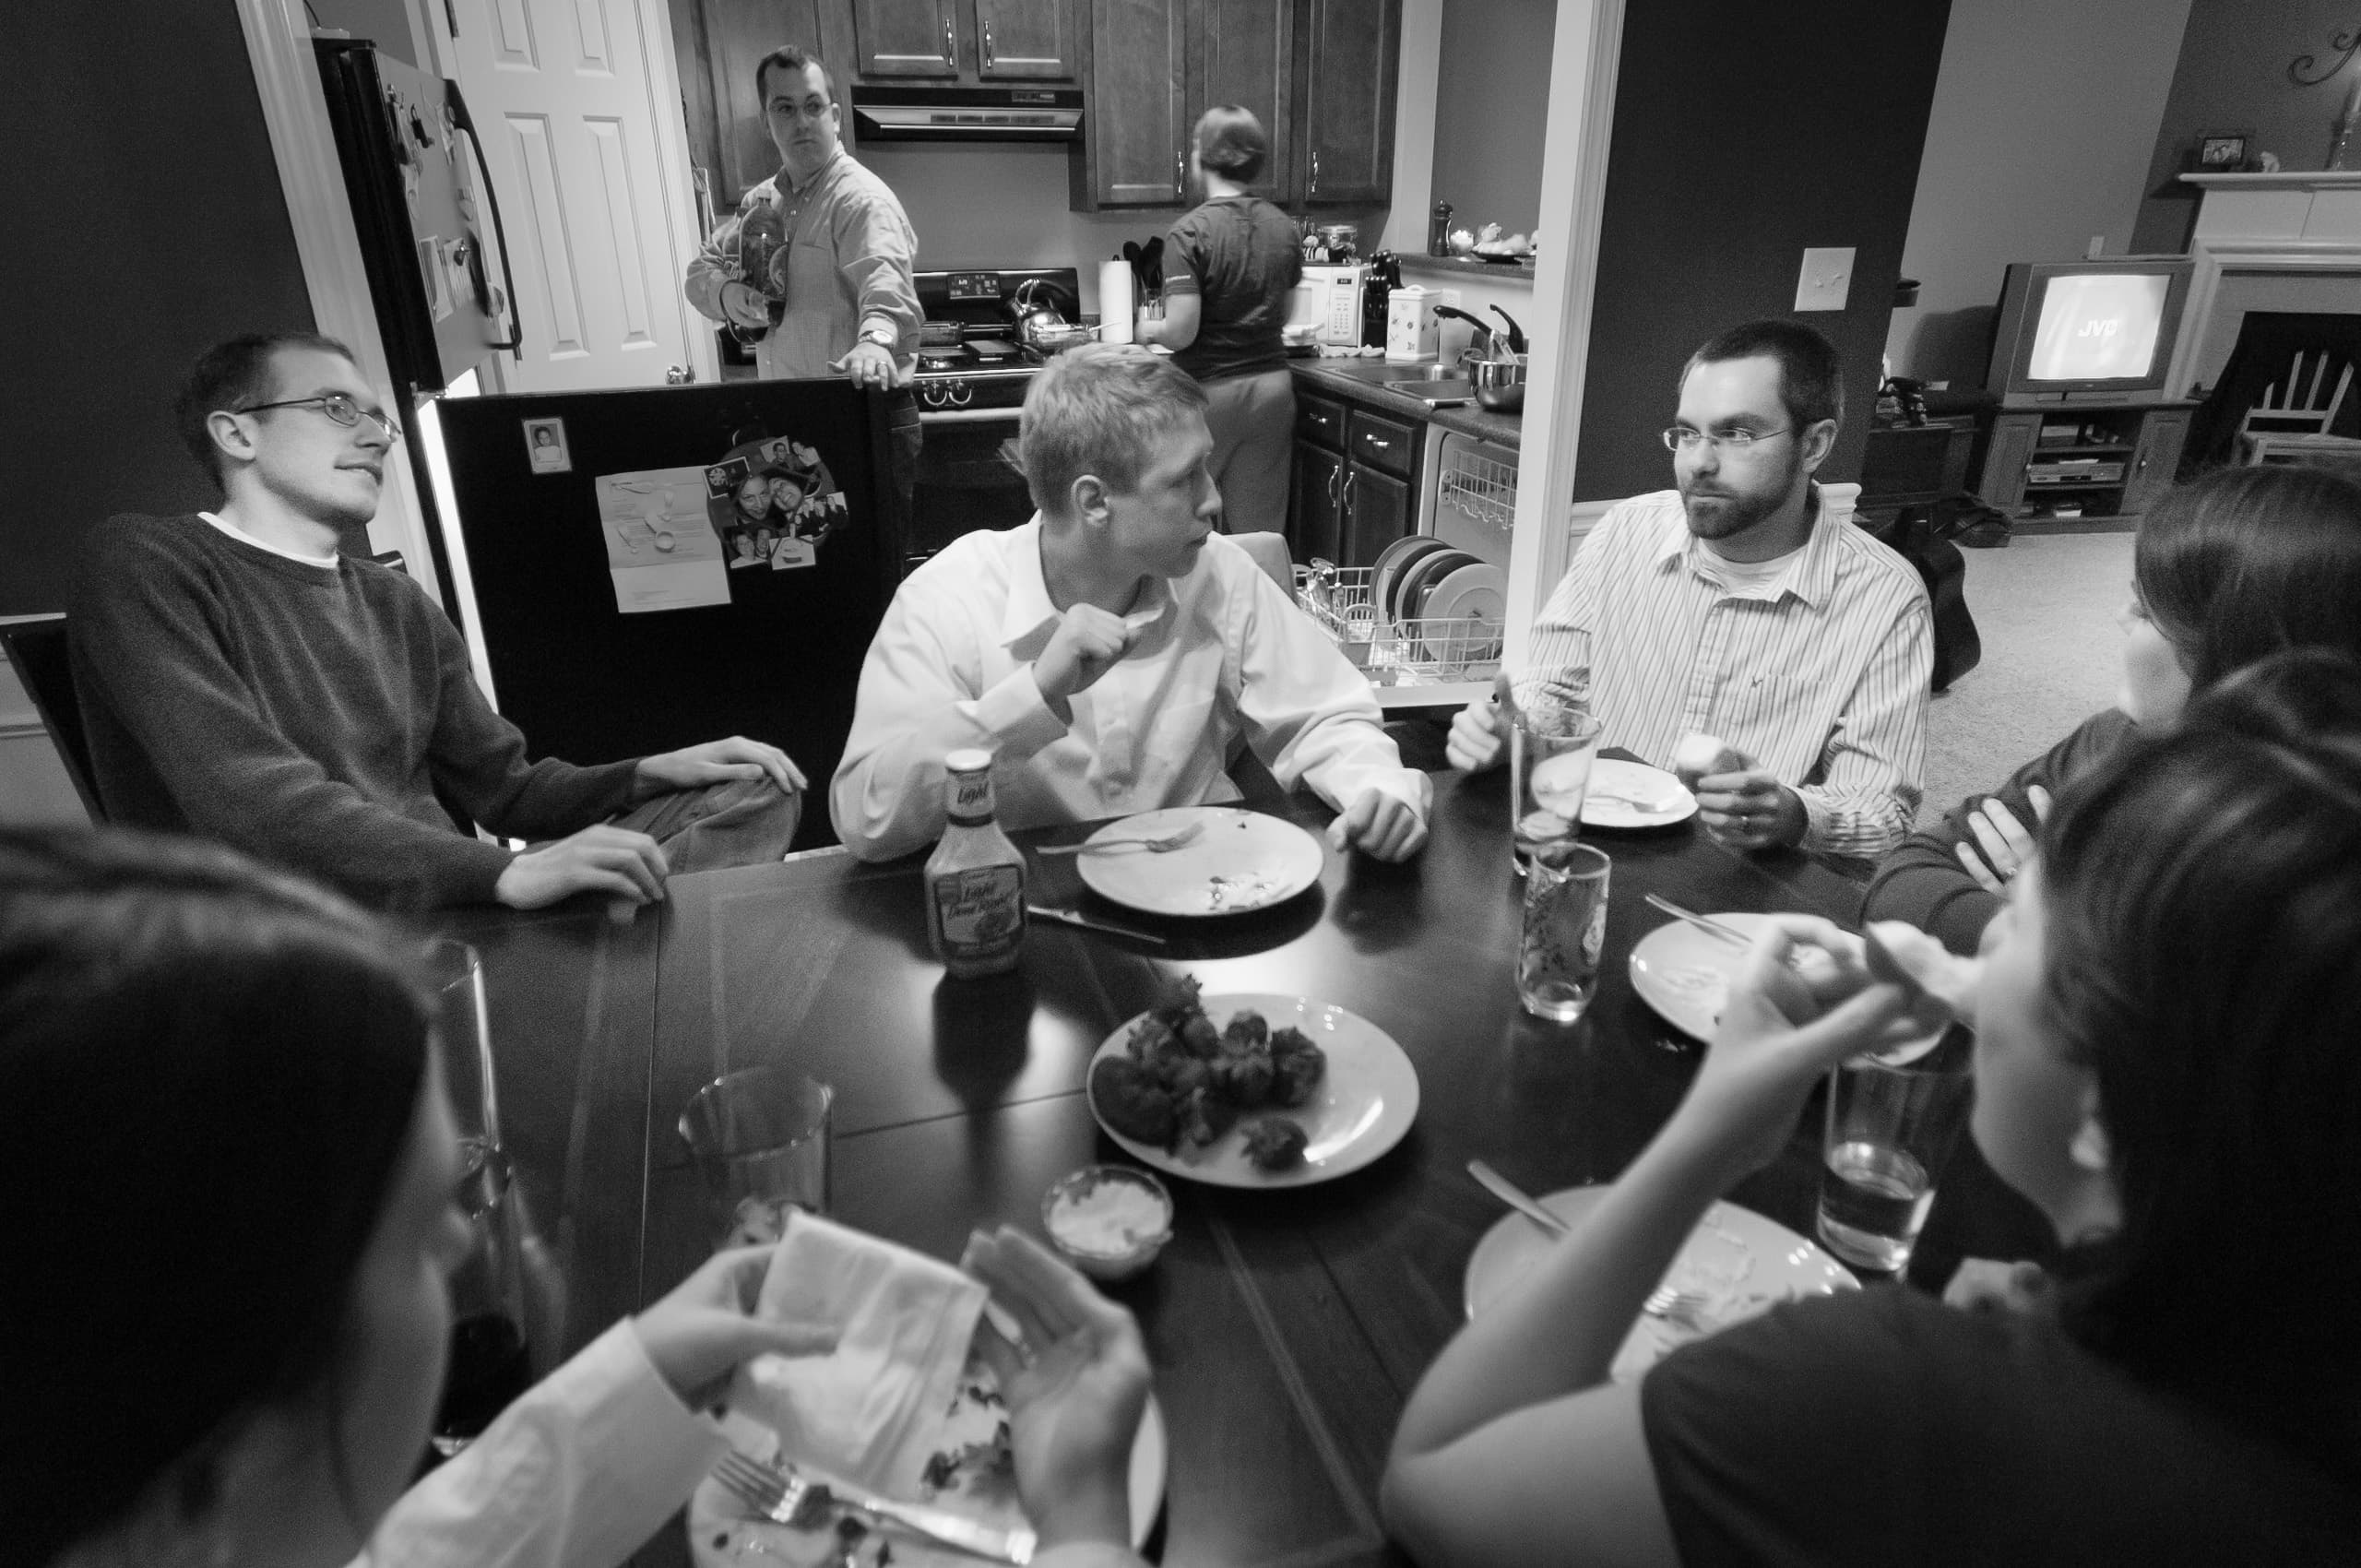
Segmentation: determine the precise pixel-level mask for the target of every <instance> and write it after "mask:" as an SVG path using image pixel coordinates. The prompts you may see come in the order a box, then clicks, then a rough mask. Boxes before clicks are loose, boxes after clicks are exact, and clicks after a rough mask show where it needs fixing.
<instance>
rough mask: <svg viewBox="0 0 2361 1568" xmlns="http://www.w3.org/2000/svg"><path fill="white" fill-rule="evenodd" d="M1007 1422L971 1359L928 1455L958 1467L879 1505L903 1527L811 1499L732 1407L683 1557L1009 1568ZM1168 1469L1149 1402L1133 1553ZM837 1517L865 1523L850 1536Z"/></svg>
mask: <svg viewBox="0 0 2361 1568" xmlns="http://www.w3.org/2000/svg"><path fill="white" fill-rule="evenodd" d="M987 1310H988V1311H996V1310H997V1309H992V1308H988V1309H987ZM1007 1419H1008V1411H1007V1408H1006V1407H1005V1406H1004V1405H1003V1404H1002V1402H1001V1397H1000V1384H999V1382H998V1380H997V1379H996V1378H994V1377H993V1375H992V1372H991V1368H990V1367H989V1366H987V1365H985V1364H984V1361H983V1360H982V1358H981V1357H979V1356H976V1355H973V1354H970V1356H969V1357H968V1360H967V1369H966V1371H965V1372H963V1373H962V1374H961V1376H960V1379H959V1392H958V1395H957V1396H956V1397H955V1399H954V1400H953V1402H952V1407H951V1409H950V1411H949V1412H948V1413H947V1414H946V1415H945V1416H944V1418H943V1430H942V1433H941V1437H940V1440H939V1441H940V1442H941V1444H942V1449H941V1452H940V1453H939V1454H938V1455H937V1459H938V1460H939V1461H955V1463H946V1464H943V1465H942V1466H940V1468H941V1469H942V1470H943V1473H942V1474H940V1475H938V1476H936V1477H934V1478H932V1479H933V1480H935V1481H937V1482H939V1484H935V1485H932V1486H931V1487H930V1488H929V1489H927V1490H928V1496H927V1497H926V1498H925V1500H924V1501H923V1502H917V1501H915V1500H912V1499H906V1498H905V1499H888V1500H883V1503H882V1505H883V1506H884V1507H886V1508H889V1509H892V1510H894V1511H896V1513H898V1514H902V1515H908V1521H901V1522H897V1521H896V1520H894V1519H890V1518H887V1517H884V1516H883V1515H879V1514H875V1513H872V1512H870V1511H868V1510H865V1509H863V1508H861V1507H860V1506H859V1505H857V1504H853V1503H848V1502H847V1501H846V1500H845V1498H843V1497H832V1496H831V1495H829V1494H827V1493H826V1492H821V1494H820V1495H818V1496H814V1495H813V1492H815V1491H821V1488H822V1487H825V1480H824V1479H821V1478H817V1477H813V1476H810V1475H807V1474H805V1473H803V1472H801V1471H799V1470H797V1469H796V1468H795V1467H794V1466H793V1465H792V1463H791V1462H790V1463H789V1464H788V1465H785V1466H781V1465H780V1464H779V1462H778V1461H779V1459H780V1455H779V1452H778V1450H779V1439H778V1434H777V1432H776V1431H772V1430H771V1428H770V1427H769V1426H768V1425H766V1424H765V1423H763V1422H761V1421H757V1420H753V1418H752V1417H750V1416H747V1415H744V1414H742V1413H740V1412H738V1411H736V1410H734V1409H733V1410H730V1411H729V1412H727V1413H726V1414H724V1416H723V1417H722V1420H721V1428H722V1431H723V1432H724V1433H725V1434H726V1435H727V1436H728V1437H729V1438H730V1446H731V1448H732V1449H733V1450H734V1453H733V1454H732V1455H728V1456H725V1457H724V1459H723V1460H722V1463H721V1464H720V1465H719V1466H718V1467H716V1468H715V1470H714V1473H713V1474H711V1475H708V1476H707V1477H706V1479H704V1480H702V1481H700V1482H698V1483H697V1488H696V1490H695V1491H694V1492H692V1493H691V1494H690V1497H689V1506H688V1530H689V1555H690V1557H691V1558H692V1559H693V1560H694V1562H696V1563H697V1565H698V1568H876V1564H877V1563H878V1562H879V1561H880V1548H881V1547H883V1548H886V1549H888V1550H887V1551H886V1553H885V1556H884V1561H885V1562H889V1563H891V1564H894V1565H896V1568H976V1564H977V1563H978V1562H995V1561H998V1562H1007V1561H1009V1560H1010V1559H1011V1557H1013V1556H1014V1551H1013V1550H1010V1549H1011V1548H1013V1547H1014V1546H1015V1545H1016V1544H1017V1543H1018V1542H1020V1541H1021V1542H1022V1543H1023V1545H1024V1547H1025V1549H1026V1553H1027V1554H1029V1552H1030V1549H1031V1532H1030V1527H1029V1526H1028V1525H1027V1524H1026V1518H1025V1513H1024V1510H1023V1509H1022V1508H1021V1507H1020V1506H1019V1505H1018V1503H1017V1500H1016V1482H1015V1477H1014V1474H1013V1473H1012V1472H1011V1471H1010V1469H1009V1468H1008V1465H1007V1461H1006V1439H1005V1437H1004V1435H1003V1431H1002V1429H1003V1423H1004V1422H1005V1421H1006V1420H1007ZM1168 1466H1169V1442H1168V1439H1167V1434H1166V1431H1165V1426H1164V1411H1163V1408H1162V1407H1160V1406H1159V1405H1157V1400H1156V1396H1155V1395H1153V1394H1150V1395H1149V1396H1148V1398H1147V1406H1146V1408H1145V1409H1143V1410H1142V1411H1141V1412H1140V1424H1139V1429H1138V1431H1136V1432H1135V1433H1133V1438H1132V1456H1131V1469H1130V1473H1129V1478H1128V1490H1129V1491H1130V1494H1131V1505H1132V1546H1133V1549H1134V1550H1136V1549H1137V1548H1139V1547H1140V1546H1142V1545H1144V1544H1145V1542H1146V1540H1147V1537H1148V1532H1149V1531H1150V1530H1151V1529H1152V1528H1154V1526H1155V1525H1156V1516H1157V1511H1158V1510H1159V1509H1160V1508H1161V1507H1162V1506H1163V1503H1164V1487H1165V1478H1166V1470H1167V1467H1168ZM815 1481H816V1482H818V1483H819V1485H817V1486H814V1485H813V1482H815ZM798 1486H802V1487H804V1488H807V1489H809V1490H807V1491H805V1493H804V1499H803V1501H804V1506H802V1507H801V1509H795V1508H794V1507H793V1506H792V1504H793V1503H794V1501H795V1500H794V1498H793V1497H792V1496H788V1495H783V1493H785V1492H787V1491H788V1489H789V1488H795V1487H798ZM847 1495H850V1494H847ZM870 1501H872V1502H878V1501H880V1500H874V1499H872V1500H870ZM775 1515H788V1518H787V1519H784V1520H782V1519H780V1518H778V1517H776V1516H775ZM846 1521H857V1522H858V1523H859V1524H860V1526H863V1527H862V1528H861V1529H860V1530H858V1531H856V1530H854V1529H853V1528H852V1527H851V1526H850V1525H848V1523H846ZM929 1524H932V1525H934V1526H937V1527H939V1528H941V1529H943V1532H944V1533H945V1535H946V1536H948V1537H952V1538H959V1539H963V1540H965V1541H966V1542H967V1547H966V1549H965V1550H963V1549H962V1548H961V1547H958V1546H955V1545H952V1544H950V1543H949V1541H948V1540H944V1541H936V1540H931V1539H929V1538H927V1536H926V1535H925V1534H924V1533H923V1526H927V1525H929Z"/></svg>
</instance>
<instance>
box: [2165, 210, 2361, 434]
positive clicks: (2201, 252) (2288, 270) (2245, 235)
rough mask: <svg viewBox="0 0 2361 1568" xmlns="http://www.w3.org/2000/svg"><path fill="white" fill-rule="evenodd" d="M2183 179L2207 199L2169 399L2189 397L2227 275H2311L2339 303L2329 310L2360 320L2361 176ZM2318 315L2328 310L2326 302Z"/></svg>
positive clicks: (2192, 247) (2193, 240) (2193, 247)
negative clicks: (2344, 313)
mask: <svg viewBox="0 0 2361 1568" xmlns="http://www.w3.org/2000/svg"><path fill="white" fill-rule="evenodd" d="M2181 179H2182V181H2183V182H2184V183H2186V184H2191V185H2195V186H2197V187H2199V189H2200V190H2201V191H2202V192H2203V193H2204V196H2203V202H2202V205H2201V206H2200V207H2199V208H2198V211H2197V230H2196V232H2195V233H2194V234H2192V235H2191V236H2190V238H2189V255H2191V256H2193V257H2194V258H2195V259H2196V262H2197V273H2196V276H2195V278H2194V279H2191V281H2190V284H2189V303H2188V306H2187V309H2186V311H2185V313H2184V315H2183V317H2182V320H2183V326H2182V329H2181V333H2180V339H2179V342H2178V344H2177V347H2176V348H2175V350H2174V351H2173V368H2172V374H2171V377H2170V379H2169V381H2168V382H2167V388H2168V390H2169V391H2170V392H2171V394H2172V395H2173V396H2174V397H2185V396H2187V395H2188V392H2189V384H2190V383H2191V382H2192V381H2194V380H2195V379H2196V377H2197V374H2198V363H2197V362H2198V357H2199V350H2200V347H2201V344H2203V343H2204V342H2205V340H2206V339H2207V337H2208V335H2209V334H2210V333H2211V331H2212V330H2213V315H2214V313H2215V311H2216V309H2217V308H2220V307H2222V306H2223V305H2224V303H2225V302H2224V301H2223V299H2222V275H2223V274H2224V273H2225V272H2233V273H2254V272H2260V273H2278V274H2306V273H2309V274H2315V275H2318V276H2319V285H2320V286H2321V289H2322V291H2323V292H2324V293H2325V292H2329V291H2333V293H2332V294H2331V300H2334V301H2337V302H2339V303H2337V304H2336V305H2335V306H2334V307H2333V308H2342V309H2343V310H2346V311H2350V312H2354V313H2356V314H2361V170H2350V169H2329V170H2319V169H2315V170H2309V171H2290V170H2282V171H2279V172H2273V173H2269V174H2183V175H2182V176H2181ZM2229 308H2231V309H2236V306H2234V305H2233V306H2230V307H2229ZM2323 308H2331V305H2330V301H2328V300H2324V301H2323ZM2228 325H2229V324H2228V323H2227V322H2226V321H2225V323H2224V329H2225V331H2226V330H2228Z"/></svg>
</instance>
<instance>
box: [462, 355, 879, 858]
mask: <svg viewBox="0 0 2361 1568" xmlns="http://www.w3.org/2000/svg"><path fill="white" fill-rule="evenodd" d="M436 414H437V417H438V419H439V420H440V422H441V425H442V431H443V441H444V446H445V452H446V453H447V455H448V457H449V463H450V479H451V495H452V502H453V505H452V507H451V512H452V514H453V515H452V517H451V533H452V535H453V539H454V543H455V545H456V547H457V552H463V565H464V570H465V572H466V574H467V576H468V577H469V579H470V580H471V582H472V586H473V599H474V608H475V623H476V626H477V628H478V629H479V630H480V632H481V646H482V651H483V654H484V657H485V659H486V661H487V663H488V665H489V667H490V672H491V677H492V680H491V689H492V696H493V699H494V701H495V702H496V703H497V705H498V707H499V708H500V711H501V712H502V713H504V714H505V715H506V716H507V717H508V718H509V719H511V720H513V721H514V722H515V723H516V726H517V727H518V728H519V729H521V730H522V731H524V732H525V735H526V738H527V740H528V742H529V744H530V746H531V749H532V754H534V755H536V756H559V757H564V759H566V760H567V761H568V762H575V763H595V762H611V761H616V760H619V759H621V758H624V757H633V756H643V755H646V754H649V753H652V752H662V751H670V750H672V749H674V748H676V747H680V746H686V745H694V744H695V743H697V742H703V741H712V740H718V739H721V738H722V737H724V736H728V735H747V736H751V737H753V739H755V740H759V741H767V742H770V743H771V744H773V745H776V746H778V747H781V748H782V749H784V750H785V751H786V752H787V754H789V756H791V757H793V758H794V759H795V762H796V765H797V766H799V767H801V769H802V770H803V772H804V774H805V776H806V777H807V778H810V779H811V781H812V786H813V793H812V795H811V796H810V797H808V798H807V800H806V802H805V807H804V812H803V825H802V827H801V830H800V831H799V833H798V836H797V839H796V848H798V849H810V848H813V847H816V846H820V845H825V844H831V843H834V842H835V841H836V839H835V836H834V834H833V832H832V830H831V828H830V826H829V823H828V812H827V807H826V803H825V797H826V790H827V780H828V778H829V776H830V775H831V774H833V773H834V772H835V771H836V763H837V760H838V759H839V758H840V757H841V756H842V754H843V752H844V744H845V738H846V736H847V735H848V733H849V732H850V731H851V728H852V710H853V697H854V693H855V690H856V688H857V687H858V685H859V683H860V667H861V661H862V660H863V659H865V658H866V657H867V655H868V652H869V643H870V639H871V637H872V636H874V635H875V634H876V630H877V624H878V622H879V621H880V619H881V618H882V617H883V616H884V610H885V604H886V601H887V600H889V599H890V598H891V597H892V595H893V590H894V587H895V585H896V583H897V582H898V580H899V577H900V558H901V549H900V529H901V527H902V524H901V520H900V500H899V498H898V496H896V494H895V493H894V489H893V486H892V485H891V484H890V483H888V482H886V481H885V479H884V476H885V475H886V473H887V472H888V469H887V467H886V457H885V445H884V442H885V430H886V414H885V410H884V400H883V399H882V398H878V397H876V396H874V395H872V394H867V393H862V392H860V391H857V390H855V389H854V388H853V386H851V385H850V384H849V383H848V382H845V381H842V380H838V379H835V378H831V379H828V380H825V381H756V382H732V383H726V384H723V385H719V386H665V387H653V388H643V389H632V390H623V391H612V392H563V393H528V394H521V395H516V396H505V397H484V398H445V399H443V400H442V401H441V402H440V403H438V404H437V405H436Z"/></svg>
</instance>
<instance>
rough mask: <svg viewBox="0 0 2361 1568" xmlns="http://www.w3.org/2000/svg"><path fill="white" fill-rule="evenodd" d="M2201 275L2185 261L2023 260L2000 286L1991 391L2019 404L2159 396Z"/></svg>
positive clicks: (1989, 382) (2140, 258)
mask: <svg viewBox="0 0 2361 1568" xmlns="http://www.w3.org/2000/svg"><path fill="white" fill-rule="evenodd" d="M2194 271H2195V264H2194V263H2193V262H2191V261H2190V260H2189V258H2188V257H2186V256H2121V257H2117V256H2107V257H2105V258H2103V259H2098V260H2091V261H2071V262H2069V261H2040V262H2030V261H2021V262H2018V263H2016V264H2015V265H2013V266H2011V267H2010V268H2009V270H2008V276H2007V278H2006V279H2004V281H2003V283H2002V285H2001V289H2000V305H1999V312H1998V315H1997V318H1996V319H1995V321H1994V323H1993V328H1994V329H1993V337H1992V362H1991V369H1990V371H1989V372H1988V373H1987V374H1986V377H1985V385H1986V386H1987V387H1989V388H1990V389H1991V390H1993V391H1995V392H1998V393H1999V394H2000V400H2001V403H2002V405H2003V406H2004V407H2013V408H2030V407H2032V406H2034V405H2035V404H2036V403H2039V402H2044V401H2047V402H2056V401H2058V400H2060V399H2061V398H2066V397H2068V396H2070V395H2072V396H2076V397H2082V398H2091V397H2098V398H2107V397H2112V398H2120V399H2127V400H2130V401H2133V402H2141V401H2153V400H2155V399H2156V398H2159V397H2161V396H2162V395H2163V393H2164V388H2165V380H2166V378H2167V377H2168V376H2169V375H2170V374H2171V369H2172V361H2173V343H2174V339H2175V337H2176V335H2177V332H2178V331H2179V328H2180V317H2181V306H2182V304H2183V303H2185V302H2186V300H2187V299H2188V296H2189V280H2190V277H2191V275H2192V273H2193V272H2194Z"/></svg>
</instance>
